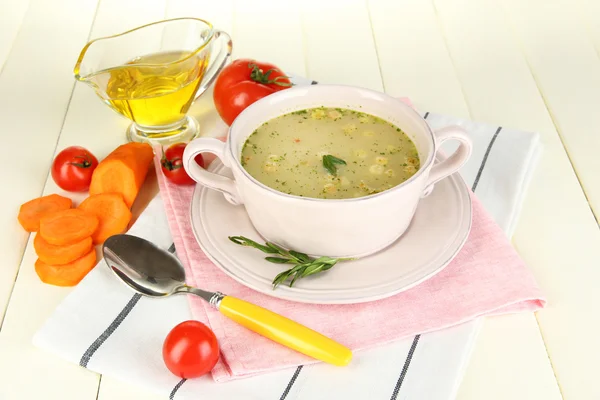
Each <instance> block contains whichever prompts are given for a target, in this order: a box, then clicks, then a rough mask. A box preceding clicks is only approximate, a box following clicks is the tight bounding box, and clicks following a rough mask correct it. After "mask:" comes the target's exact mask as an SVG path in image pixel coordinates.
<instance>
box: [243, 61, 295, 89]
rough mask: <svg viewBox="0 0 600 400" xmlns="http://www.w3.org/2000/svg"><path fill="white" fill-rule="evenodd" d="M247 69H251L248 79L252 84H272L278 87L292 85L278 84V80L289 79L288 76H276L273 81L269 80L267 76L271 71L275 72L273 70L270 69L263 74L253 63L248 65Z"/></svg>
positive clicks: (290, 84) (287, 83)
mask: <svg viewBox="0 0 600 400" xmlns="http://www.w3.org/2000/svg"><path fill="white" fill-rule="evenodd" d="M248 68H252V71H251V72H250V79H252V80H253V81H254V82H258V83H262V84H264V85H268V84H270V83H272V84H274V85H278V86H292V83H290V82H279V80H280V79H289V76H277V77H275V79H271V80H269V75H271V74H272V73H273V71H276V69H274V68H271V69H270V70H268V71H267V72H263V70H262V69H260V68H259V67H258V65H256V64H254V63H249V64H248Z"/></svg>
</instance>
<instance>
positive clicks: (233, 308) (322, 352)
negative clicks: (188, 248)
mask: <svg viewBox="0 0 600 400" xmlns="http://www.w3.org/2000/svg"><path fill="white" fill-rule="evenodd" d="M102 252H103V255H104V259H105V260H106V263H107V265H108V267H109V268H110V269H111V271H113V272H114V273H115V275H117V276H118V277H119V278H120V279H121V280H122V281H123V282H125V283H126V284H127V285H128V286H129V287H131V288H132V289H133V290H135V291H137V292H138V293H141V294H143V295H145V296H152V297H164V296H170V295H172V294H178V293H191V294H195V295H196V296H199V297H201V298H202V299H204V300H206V301H207V302H208V303H210V304H211V305H212V306H213V307H215V308H216V309H217V310H219V311H220V312H221V313H222V314H223V315H225V316H227V317H229V318H231V319H232V320H234V321H236V322H237V323H239V324H241V325H243V326H245V327H246V328H248V329H250V330H252V331H254V332H256V333H258V334H260V335H262V336H265V337H267V338H269V339H271V340H273V341H275V342H277V343H280V344H282V345H284V346H287V347H289V348H291V349H294V350H296V351H299V352H300V353H303V354H306V355H307V356H310V357H313V358H316V359H317V360H321V361H324V362H327V363H330V364H333V365H338V366H344V365H347V364H348V363H349V362H350V360H351V359H352V351H351V350H350V349H348V348H347V347H345V346H343V345H341V344H339V343H337V342H335V341H333V340H332V339H330V338H328V337H326V336H323V335H322V334H320V333H318V332H315V331H313V330H312V329H310V328H307V327H306V326H304V325H301V324H299V323H297V322H294V321H292V320H290V319H288V318H285V317H283V316H281V315H279V314H276V313H274V312H272V311H269V310H267V309H264V308H262V307H259V306H257V305H254V304H252V303H248V302H246V301H244V300H241V299H237V298H235V297H232V296H227V295H224V294H223V293H220V292H207V291H204V290H202V289H198V288H195V287H191V286H188V285H186V284H185V270H184V269H183V265H181V263H180V262H179V260H178V259H177V258H176V257H175V256H173V255H172V254H170V253H168V252H166V251H164V250H162V249H160V248H159V247H157V246H156V245H154V244H153V243H152V242H149V241H147V240H145V239H142V238H139V237H137V236H132V235H114V236H111V237H109V238H108V239H107V240H106V241H105V242H104V245H103V246H102Z"/></svg>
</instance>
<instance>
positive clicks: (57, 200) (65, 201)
mask: <svg viewBox="0 0 600 400" xmlns="http://www.w3.org/2000/svg"><path fill="white" fill-rule="evenodd" d="M72 205H73V201H72V200H71V199H69V198H67V197H63V196H59V195H58V194H49V195H48V196H43V197H38V198H37V199H33V200H30V201H28V202H27V203H24V204H23V205H21V208H20V209H19V216H18V220H19V223H20V224H21V226H22V227H23V228H24V229H25V230H26V231H27V232H37V231H39V230H40V219H41V218H42V217H43V216H44V215H47V214H50V213H53V212H55V211H60V210H67V209H69V208H71V206H72Z"/></svg>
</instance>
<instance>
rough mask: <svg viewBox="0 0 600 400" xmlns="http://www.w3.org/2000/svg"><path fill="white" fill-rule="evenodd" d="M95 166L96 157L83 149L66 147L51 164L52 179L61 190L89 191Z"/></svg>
mask: <svg viewBox="0 0 600 400" xmlns="http://www.w3.org/2000/svg"><path fill="white" fill-rule="evenodd" d="M97 166H98V160H97V159H96V157H94V155H93V154H92V153H90V152H89V151H87V150H86V149H84V148H83V147H80V146H71V147H67V148H66V149H64V150H63V151H61V152H60V153H58V155H57V156H56V158H55V159H54V162H53V163H52V169H51V173H52V179H54V182H56V184H57V185H58V186H59V187H60V188H61V189H63V190H67V191H70V192H84V191H86V190H88V189H89V187H90V182H91V181H92V173H93V172H94V170H95V169H96V167H97Z"/></svg>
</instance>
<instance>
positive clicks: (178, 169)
mask: <svg viewBox="0 0 600 400" xmlns="http://www.w3.org/2000/svg"><path fill="white" fill-rule="evenodd" d="M185 146H186V144H185V143H175V144H173V145H171V146H169V148H168V149H167V151H165V152H164V153H163V156H162V160H161V165H162V168H161V169H162V172H163V174H164V175H165V176H166V177H167V179H169V180H170V181H171V182H173V183H176V184H178V185H192V184H194V183H196V181H194V180H193V179H192V178H190V176H189V175H188V174H187V172H186V171H185V168H183V161H182V157H183V151H184V150H185ZM194 160H196V162H197V163H198V165H200V166H201V167H202V168H204V158H203V157H202V154H198V155H197V156H196V157H194Z"/></svg>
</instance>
